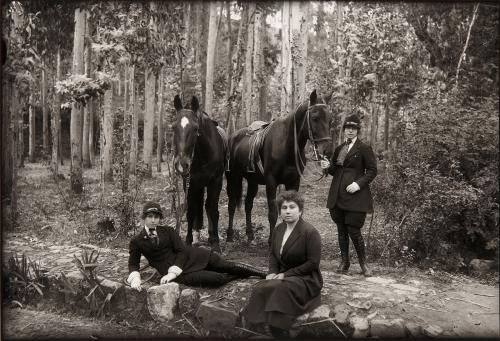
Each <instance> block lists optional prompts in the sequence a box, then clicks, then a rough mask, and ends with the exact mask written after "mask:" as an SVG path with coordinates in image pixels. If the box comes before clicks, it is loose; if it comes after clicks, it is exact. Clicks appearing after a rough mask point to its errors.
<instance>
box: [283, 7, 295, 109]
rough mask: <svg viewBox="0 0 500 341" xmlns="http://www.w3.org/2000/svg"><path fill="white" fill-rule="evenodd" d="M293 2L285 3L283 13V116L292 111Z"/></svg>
mask: <svg viewBox="0 0 500 341" xmlns="http://www.w3.org/2000/svg"><path fill="white" fill-rule="evenodd" d="M290 17H291V2H290V1H283V7H282V11H281V22H282V29H281V84H282V86H281V112H280V115H281V116H286V115H288V114H289V113H290V112H291V111H292V110H293V109H292V105H293V103H292V98H293V93H292V87H293V83H292V51H291V44H290V42H291V28H290V24H291V23H290Z"/></svg>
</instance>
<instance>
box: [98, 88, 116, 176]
mask: <svg viewBox="0 0 500 341" xmlns="http://www.w3.org/2000/svg"><path fill="white" fill-rule="evenodd" d="M103 107H104V108H103V120H102V122H103V123H102V133H103V137H104V139H103V145H102V146H101V148H102V149H101V153H102V154H103V156H102V158H103V171H104V181H109V182H111V181H113V125H114V121H115V119H114V112H113V110H112V108H113V89H108V90H106V91H105V92H104V105H103Z"/></svg>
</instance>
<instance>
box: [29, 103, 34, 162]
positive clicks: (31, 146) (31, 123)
mask: <svg viewBox="0 0 500 341" xmlns="http://www.w3.org/2000/svg"><path fill="white" fill-rule="evenodd" d="M33 102H34V99H33V94H31V95H30V99H29V104H28V105H29V107H28V112H29V139H28V141H29V146H28V159H29V161H30V162H32V163H33V162H35V110H34V108H33V104H34V103H33Z"/></svg>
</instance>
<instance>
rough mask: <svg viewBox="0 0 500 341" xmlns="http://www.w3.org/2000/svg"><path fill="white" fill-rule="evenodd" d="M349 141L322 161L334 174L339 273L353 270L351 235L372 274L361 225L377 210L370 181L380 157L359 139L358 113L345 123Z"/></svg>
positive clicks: (331, 200) (360, 258)
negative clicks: (339, 259)
mask: <svg viewBox="0 0 500 341" xmlns="http://www.w3.org/2000/svg"><path fill="white" fill-rule="evenodd" d="M343 129H344V135H345V137H346V141H345V143H343V144H341V145H340V146H338V147H337V148H336V149H335V152H334V153H333V157H332V159H331V161H328V160H323V161H321V167H322V168H323V169H328V173H329V174H330V175H332V176H333V179H332V184H331V186H330V191H329V193H328V200H327V204H326V207H328V209H329V210H330V216H331V217H332V220H333V221H334V222H335V224H336V225H337V231H338V238H339V247H340V254H341V258H342V261H341V262H340V265H339V267H338V269H337V272H342V273H346V272H347V271H348V270H349V265H350V261H349V237H351V240H352V243H353V244H354V248H355V249H356V253H357V254H358V261H359V265H360V267H361V272H362V273H363V275H365V276H371V271H370V270H369V269H368V267H367V266H366V255H365V242H364V240H363V235H362V234H361V228H362V227H363V224H364V222H365V218H366V213H368V212H373V198H372V195H371V192H370V186H369V184H370V182H372V181H373V179H374V178H375V176H377V160H376V159H375V155H374V153H373V150H372V148H371V147H370V146H369V145H367V144H365V143H363V142H362V141H361V140H360V139H359V138H358V134H359V130H360V129H361V122H360V120H359V117H358V116H357V115H355V114H353V115H350V116H349V117H347V119H346V120H345V123H344V127H343Z"/></svg>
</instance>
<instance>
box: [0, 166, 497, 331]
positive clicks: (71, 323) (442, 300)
mask: <svg viewBox="0 0 500 341" xmlns="http://www.w3.org/2000/svg"><path fill="white" fill-rule="evenodd" d="M162 166H163V167H162V169H163V172H162V173H157V172H154V174H153V178H152V179H148V180H145V181H144V182H143V184H142V185H141V186H142V187H141V191H140V192H139V194H138V196H137V203H136V212H139V210H140V207H141V205H142V202H144V201H145V200H156V201H159V202H160V203H161V205H162V206H163V207H164V208H165V209H166V211H167V215H170V216H171V214H170V212H169V210H170V207H171V202H170V198H171V196H170V194H168V195H166V194H165V193H166V190H168V188H169V187H170V186H171V184H170V183H168V181H167V180H166V178H167V177H168V171H167V168H166V165H165V164H163V165H162ZM62 173H63V174H64V176H65V179H63V180H59V181H58V182H55V181H54V180H53V179H51V178H50V177H49V174H50V173H49V171H48V168H47V166H46V165H41V164H30V163H27V164H26V166H25V168H24V169H20V172H19V180H18V198H19V203H18V207H19V211H20V216H19V220H18V223H19V227H18V229H17V231H18V232H19V233H20V234H23V235H33V236H36V237H37V238H39V239H40V240H43V241H44V242H45V243H53V244H54V245H61V244H66V245H68V244H70V245H77V244H78V243H92V244H95V245H98V246H100V247H107V248H114V249H116V250H117V251H119V252H126V251H127V246H128V240H129V237H128V236H126V235H122V234H119V233H117V232H112V233H103V232H102V231H100V230H98V229H97V228H96V224H97V221H98V220H100V219H102V218H103V216H110V217H111V218H112V219H113V218H114V219H116V217H117V216H116V215H115V216H113V214H116V210H115V209H114V208H113V203H115V202H116V201H117V198H118V196H119V189H118V188H117V187H116V186H115V185H106V188H104V189H102V188H100V187H99V182H98V178H99V175H98V172H97V170H95V169H93V170H86V171H85V173H84V182H85V193H84V195H82V196H80V197H74V196H72V195H71V194H70V193H69V167H68V166H67V163H66V165H65V166H63V167H62ZM318 178H319V169H318V168H317V167H315V166H312V167H311V166H309V167H308V170H307V171H306V178H305V180H304V181H303V182H302V184H301V192H302V193H303V195H304V197H305V199H306V205H305V210H304V219H305V220H307V221H309V222H310V223H312V224H313V225H314V226H315V227H316V228H317V229H318V231H319V232H320V235H321V238H322V262H321V270H322V273H323V277H324V282H325V284H324V288H323V291H322V301H323V303H324V304H328V305H329V306H330V307H331V308H332V310H333V307H335V306H337V305H340V304H346V305H347V306H348V308H349V309H350V311H352V312H353V313H356V314H357V315H359V316H365V317H366V316H368V317H370V318H388V319H389V318H391V319H392V318H403V319H404V320H405V321H412V322H415V323H417V324H419V325H421V326H422V327H426V326H431V325H438V326H439V327H440V328H441V329H442V330H443V335H445V336H461V337H462V336H466V337H478V336H479V337H481V336H482V337H499V336H500V335H499V330H500V328H499V321H498V318H499V317H498V313H499V293H498V272H496V273H493V274H490V275H487V276H483V277H480V278H472V277H468V276H465V275H462V274H456V273H455V274H451V273H446V272H442V271H438V270H435V269H434V270H433V269H418V268H415V267H409V266H399V267H397V266H395V265H394V263H393V262H390V261H389V262H388V261H387V259H383V258H381V257H380V255H377V254H376V253H374V252H373V250H377V244H376V242H378V241H379V240H380V238H383V234H381V227H380V222H379V221H378V219H379V218H378V217H379V216H380V215H378V216H377V212H376V214H375V219H373V223H372V230H371V238H372V241H371V243H372V246H373V247H372V252H369V256H370V258H369V262H370V265H371V268H372V269H373V272H374V277H372V278H369V279H367V278H365V277H363V276H362V275H360V274H359V266H358V265H357V264H356V257H355V254H354V252H353V250H351V254H352V258H353V262H352V263H353V265H352V266H351V271H350V272H349V274H348V275H339V274H336V273H334V271H333V270H334V268H335V267H336V266H337V264H338V253H339V252H338V246H337V241H336V230H335V226H334V224H333V223H332V221H331V219H330V216H329V214H328V210H327V209H326V208H325V207H324V205H325V202H326V195H327V191H328V186H329V184H330V180H331V178H327V179H321V180H319V181H316V179H318ZM101 194H102V196H101ZM219 210H220V215H221V216H220V229H219V235H220V237H221V249H222V252H223V255H224V256H225V257H226V258H228V259H233V260H238V261H243V262H246V263H251V264H254V265H256V266H260V267H262V268H266V267H267V238H268V227H267V226H268V224H267V205H266V199H265V192H264V188H260V189H259V194H258V195H257V197H256V200H255V203H254V211H253V213H254V214H253V222H254V224H255V229H256V241H255V243H254V244H252V245H248V243H247V242H246V238H245V235H244V221H245V220H244V213H243V210H241V211H239V212H237V214H236V217H235V229H236V231H235V232H236V234H235V242H234V243H230V244H228V243H225V228H226V226H227V199H226V194H225V189H224V190H223V192H222V193H221V200H220V204H219ZM205 222H206V219H205ZM369 225H370V216H369V217H368V218H367V223H366V224H365V228H364V229H363V233H364V236H365V241H367V239H368V238H367V237H368V230H369ZM183 233H184V232H183ZM202 237H203V238H204V239H205V240H206V238H207V235H206V229H205V230H204V231H203V232H202ZM4 241H5V234H4ZM351 249H352V248H351ZM378 250H380V246H378ZM255 281H257V280H253V279H250V280H247V281H236V282H233V283H231V284H229V285H226V286H224V287H223V288H219V289H212V290H204V291H202V292H201V295H202V296H207V297H208V296H210V299H217V300H219V302H220V303H222V304H224V305H226V306H227V307H229V308H231V309H234V310H235V311H238V310H239V308H240V307H242V306H243V305H244V304H245V300H246V298H247V297H248V296H249V294H250V291H251V287H252V284H253V283H254V282H255ZM2 322H3V323H2V334H3V337H5V338H8V339H14V338H57V337H62V338H65V337H78V338H90V339H96V338H106V337H115V338H121V337H125V336H126V337H132V338H135V337H154V336H164V337H166V336H191V337H196V336H207V335H206V334H203V331H201V330H198V331H195V329H194V328H193V327H192V326H191V323H188V322H187V321H186V320H185V319H179V320H177V321H173V322H172V324H171V325H168V326H165V325H159V324H157V323H154V322H151V323H147V324H143V325H140V326H138V325H134V324H133V322H131V321H128V322H127V323H123V322H122V323H117V322H114V321H101V320H94V319H90V318H85V317H82V316H80V315H74V314H68V313H64V314H61V313H60V312H55V311H51V309H50V307H46V306H43V305H39V306H37V307H33V306H30V307H24V308H23V309H21V308H19V307H13V306H5V305H4V311H3V314H2ZM194 322H195V321H194ZM194 325H195V328H196V324H194ZM198 328H199V326H198ZM234 335H236V336H242V337H248V336H249V335H244V334H237V333H236V334H234Z"/></svg>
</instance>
